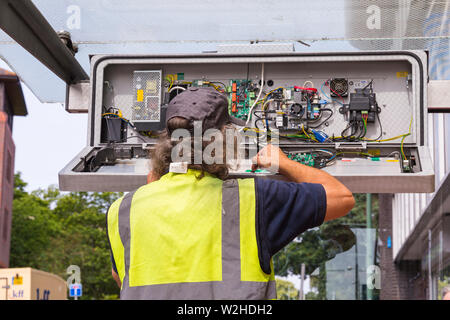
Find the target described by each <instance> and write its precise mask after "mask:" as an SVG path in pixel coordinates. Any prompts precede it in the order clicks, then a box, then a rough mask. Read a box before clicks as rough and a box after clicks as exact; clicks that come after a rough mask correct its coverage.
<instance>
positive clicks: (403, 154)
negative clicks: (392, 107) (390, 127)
mask: <svg viewBox="0 0 450 320" xmlns="http://www.w3.org/2000/svg"><path fill="white" fill-rule="evenodd" d="M412 121H413V118H412V117H411V121H410V122H409V132H408V134H407V135H405V136H404V137H403V139H402V143H401V144H400V146H401V147H400V150H401V152H402V156H403V160H407V159H406V156H405V152H404V150H403V142H404V141H405V139H406V137H408V136H410V135H411V125H412Z"/></svg>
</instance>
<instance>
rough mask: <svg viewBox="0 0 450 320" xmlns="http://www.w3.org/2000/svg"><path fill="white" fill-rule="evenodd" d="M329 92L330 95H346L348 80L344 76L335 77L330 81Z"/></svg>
mask: <svg viewBox="0 0 450 320" xmlns="http://www.w3.org/2000/svg"><path fill="white" fill-rule="evenodd" d="M330 94H331V96H332V97H339V96H341V97H347V96H348V80H347V79H344V78H335V79H332V80H331V81H330Z"/></svg>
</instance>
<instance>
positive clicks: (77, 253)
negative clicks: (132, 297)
mask: <svg viewBox="0 0 450 320" xmlns="http://www.w3.org/2000/svg"><path fill="white" fill-rule="evenodd" d="M25 187H26V183H25V182H24V181H23V180H22V179H21V177H20V174H16V175H15V190H14V200H13V226H12V237H11V259H10V265H11V267H32V268H35V269H39V270H43V271H47V272H50V273H53V274H56V275H59V276H60V277H62V278H63V279H66V278H67V277H68V275H67V274H66V270H67V268H68V267H69V266H70V265H78V266H79V267H80V269H81V282H82V284H83V299H104V298H107V299H111V298H114V297H117V294H118V288H117V285H116V283H115V282H114V280H113V279H112V277H111V262H110V254H109V243H108V240H107V237H106V223H105V222H106V221H105V213H106V211H107V209H108V207H109V206H110V205H111V204H112V203H113V202H114V201H115V200H116V199H117V198H118V197H119V196H121V195H120V194H118V193H108V192H106V193H85V192H73V193H67V194H62V193H60V192H59V191H58V190H57V189H56V188H53V187H50V188H48V189H47V190H37V191H34V192H31V193H27V192H26V191H25Z"/></svg>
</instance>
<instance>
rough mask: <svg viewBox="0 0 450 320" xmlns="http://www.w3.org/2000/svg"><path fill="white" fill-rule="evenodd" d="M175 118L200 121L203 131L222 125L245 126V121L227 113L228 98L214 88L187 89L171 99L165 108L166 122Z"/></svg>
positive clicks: (218, 127)
mask: <svg viewBox="0 0 450 320" xmlns="http://www.w3.org/2000/svg"><path fill="white" fill-rule="evenodd" d="M175 117H181V118H184V119H187V120H190V121H191V122H192V123H193V122H194V121H202V123H203V127H202V128H203V131H205V130H208V129H220V128H221V127H222V126H223V125H225V124H229V123H233V124H236V125H238V126H245V121H244V120H241V119H238V118H235V117H232V116H230V115H229V113H228V98H227V96H226V95H225V94H223V93H221V92H219V91H217V90H216V89H214V88H208V87H206V88H203V87H202V88H199V87H189V88H188V89H186V90H185V91H183V92H182V93H180V94H178V95H177V96H176V97H175V98H173V99H172V100H171V101H170V102H169V105H168V107H167V113H166V125H167V122H168V121H169V120H170V119H172V118H175Z"/></svg>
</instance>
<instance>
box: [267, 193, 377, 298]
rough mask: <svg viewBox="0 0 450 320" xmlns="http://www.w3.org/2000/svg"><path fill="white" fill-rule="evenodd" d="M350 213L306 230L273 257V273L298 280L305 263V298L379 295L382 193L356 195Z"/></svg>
mask: <svg viewBox="0 0 450 320" xmlns="http://www.w3.org/2000/svg"><path fill="white" fill-rule="evenodd" d="M355 199H356V203H357V204H356V205H355V208H354V209H353V210H352V212H351V213H349V214H348V215H347V216H344V217H342V218H340V219H337V220H333V221H329V222H327V223H324V224H323V225H322V226H320V227H318V228H315V229H311V230H308V231H306V232H305V233H303V234H301V235H300V236H299V237H298V238H297V239H296V241H294V242H292V243H291V244H289V245H288V246H286V247H285V248H284V249H282V250H281V251H280V252H279V253H277V254H276V255H275V257H274V268H275V273H276V274H277V275H278V276H282V277H286V276H287V277H288V279H295V278H297V279H298V278H299V277H301V268H300V266H301V264H304V265H305V275H306V281H305V283H307V284H308V286H306V287H305V290H304V291H305V298H306V300H376V299H379V294H380V280H381V278H380V277H381V274H380V269H379V266H378V264H379V255H378V254H377V246H376V244H377V230H378V197H377V195H371V203H372V211H371V219H367V217H368V215H367V211H366V204H367V202H366V201H367V195H365V194H356V195H355Z"/></svg>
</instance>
